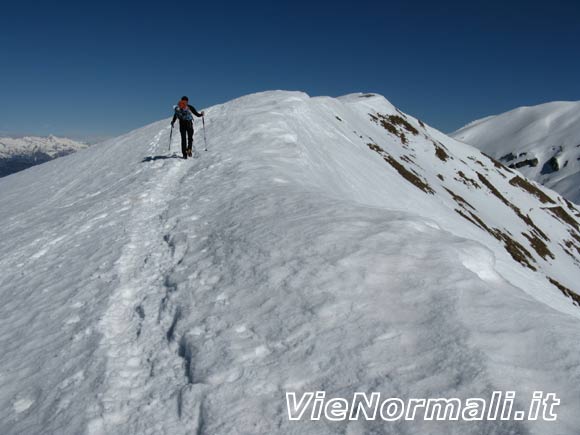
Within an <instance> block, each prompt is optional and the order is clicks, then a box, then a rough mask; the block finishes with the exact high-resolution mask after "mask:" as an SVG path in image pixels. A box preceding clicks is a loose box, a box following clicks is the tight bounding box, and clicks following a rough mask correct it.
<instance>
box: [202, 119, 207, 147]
mask: <svg viewBox="0 0 580 435" xmlns="http://www.w3.org/2000/svg"><path fill="white" fill-rule="evenodd" d="M201 122H202V123H203V142H204V143H205V151H207V137H206V136H205V115H203V116H202V117H201Z"/></svg>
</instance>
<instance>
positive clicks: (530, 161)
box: [451, 101, 580, 203]
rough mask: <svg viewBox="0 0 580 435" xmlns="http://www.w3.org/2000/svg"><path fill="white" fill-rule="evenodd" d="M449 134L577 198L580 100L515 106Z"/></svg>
mask: <svg viewBox="0 0 580 435" xmlns="http://www.w3.org/2000/svg"><path fill="white" fill-rule="evenodd" d="M451 136H453V137H454V138H456V139H458V140H461V141H463V142H466V143H469V144H471V145H474V146H476V147H478V148H479V149H481V150H482V151H484V152H486V153H488V154H490V155H491V156H493V157H495V158H497V159H499V160H500V161H502V163H504V164H506V165H507V166H510V167H512V168H515V169H518V170H519V171H521V172H522V173H523V174H524V175H525V176H526V177H528V178H531V179H533V180H535V181H537V182H539V183H541V184H544V185H545V186H547V187H549V188H551V189H554V190H556V191H557V192H559V193H560V194H562V195H563V196H565V197H566V198H568V199H569V200H571V201H573V202H575V203H580V187H579V186H580V101H576V102H565V101H560V102H551V103H546V104H540V105H538V106H532V107H520V108H517V109H514V110H511V111H509V112H506V113H503V114H500V115H496V116H490V117H487V118H484V119H482V120H477V121H474V122H472V123H470V124H468V125H466V126H465V127H463V128H461V129H459V130H457V131H456V132H454V133H452V135H451Z"/></svg>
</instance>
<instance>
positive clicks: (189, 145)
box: [187, 121, 193, 155]
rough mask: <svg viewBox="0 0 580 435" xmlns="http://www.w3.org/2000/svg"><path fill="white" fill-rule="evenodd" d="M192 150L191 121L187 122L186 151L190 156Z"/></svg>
mask: <svg viewBox="0 0 580 435" xmlns="http://www.w3.org/2000/svg"><path fill="white" fill-rule="evenodd" d="M192 148H193V121H192V122H189V123H188V125H187V149H188V150H189V153H190V155H191V150H192Z"/></svg>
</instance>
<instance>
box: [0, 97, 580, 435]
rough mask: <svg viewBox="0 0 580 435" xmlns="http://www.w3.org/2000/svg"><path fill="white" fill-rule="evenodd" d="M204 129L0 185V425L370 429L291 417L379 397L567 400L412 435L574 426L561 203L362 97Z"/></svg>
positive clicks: (25, 428)
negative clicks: (298, 398) (298, 396)
mask: <svg viewBox="0 0 580 435" xmlns="http://www.w3.org/2000/svg"><path fill="white" fill-rule="evenodd" d="M198 124H199V123H198ZM206 128H207V131H206V135H207V139H208V149H209V151H208V152H203V151H202V152H201V153H200V158H198V159H189V160H182V159H180V158H178V154H180V152H179V150H178V149H179V138H178V137H177V136H178V135H176V134H173V137H172V142H171V141H170V131H171V130H170V126H169V119H164V120H161V121H159V122H156V123H153V124H151V125H148V126H146V127H143V128H141V129H138V130H135V131H133V132H130V133H128V134H126V135H123V136H121V137H119V138H116V139H112V140H109V141H106V142H103V143H101V144H97V145H95V146H92V147H91V148H89V149H87V150H85V151H83V152H82V153H76V154H72V155H70V156H67V157H65V158H62V159H57V160H55V161H54V162H51V163H50V164H48V165H41V166H39V167H37V168H34V169H33V170H31V171H24V172H22V173H20V174H18V175H16V176H11V177H6V178H4V179H2V180H0V191H1V192H2V202H1V203H0V220H1V221H2V222H3V225H2V226H0V252H3V253H9V255H3V256H2V257H1V258H0V289H1V294H0V296H1V297H2V301H3V303H2V304H0V330H1V331H2V332H3V334H2V335H1V336H0V347H1V348H2V349H3V352H2V354H0V381H1V382H2V389H1V390H0V432H2V433H57V432H59V433H60V432H63V431H65V432H67V433H82V432H86V433H89V434H158V433H172V434H187V433H192V432H193V433H198V434H214V433H224V434H225V433H228V434H229V433H231V434H233V433H263V434H271V433H287V434H290V433H300V434H334V433H337V432H340V433H375V432H377V430H375V429H377V428H378V427H377V425H376V423H375V422H356V425H353V424H352V423H351V422H337V423H333V424H326V423H324V422H317V421H304V422H292V421H289V420H288V417H287V414H286V412H285V409H284V403H285V402H284V400H285V392H286V391H320V390H325V391H327V394H328V395H329V397H332V396H336V395H347V394H351V393H354V392H356V391H367V390H370V389H372V390H375V391H380V392H383V393H384V394H385V395H387V397H392V396H401V397H430V396H433V395H434V394H435V395H437V396H438V397H439V396H448V397H461V398H464V397H474V396H477V395H478V394H482V395H483V394H488V393H491V392H492V391H494V390H498V389H499V390H512V389H518V391H519V393H521V395H522V397H526V395H531V394H532V392H533V391H535V390H542V391H544V390H549V391H556V392H557V393H558V394H559V397H560V398H561V403H562V405H561V410H560V418H559V420H558V422H551V423H549V424H551V426H549V425H548V423H541V422H524V421H515V420H512V421H499V420H498V421H486V422H479V423H478V424H473V425H465V426H462V425H459V426H453V423H449V422H447V423H445V422H426V421H416V422H409V423H408V424H409V425H410V426H409V432H410V433H411V432H412V433H436V432H441V431H443V432H445V433H462V434H479V433H490V434H503V433H538V434H540V433H556V432H557V433H561V434H573V433H575V432H576V431H577V427H578V425H579V424H580V417H579V416H578V414H577V412H576V411H577V409H578V406H580V401H579V397H580V395H579V394H578V391H579V390H578V385H580V372H578V370H577V364H575V362H576V359H577V357H576V355H577V354H578V351H579V350H580V349H579V348H578V346H579V344H578V332H577V331H578V326H579V322H580V309H579V307H578V305H579V304H580V298H579V297H578V294H579V292H580V289H579V288H578V282H580V280H579V278H580V212H579V211H578V209H577V208H576V207H575V206H574V204H572V203H570V202H568V201H566V200H565V199H564V198H562V197H561V196H560V195H558V194H556V193H555V192H553V191H551V190H549V189H546V188H543V187H541V186H539V185H537V184H536V183H534V182H532V181H529V180H528V179H526V178H524V177H522V176H521V175H519V174H518V173H517V172H515V171H513V170H511V169H509V168H506V167H505V166H504V165H503V164H501V163H499V162H498V161H496V160H493V159H492V158H489V157H487V156H485V155H484V154H482V153H481V152H480V151H478V150H477V149H475V148H473V147H471V146H468V145H465V144H463V143H461V142H458V141H456V140H454V139H452V138H449V137H448V136H446V135H444V134H443V133H441V132H439V131H437V130H436V129H433V128H432V127H430V126H428V125H426V124H424V123H423V122H421V121H420V120H418V119H416V118H414V117H412V116H410V115H408V114H405V113H403V112H401V111H399V110H397V108H396V107H394V106H393V105H392V104H391V103H390V102H388V101H387V100H386V99H384V98H383V97H381V96H378V95H375V94H372V95H371V94H352V95H348V96H345V97H341V98H329V97H316V98H310V97H309V96H308V95H306V94H304V93H299V92H284V91H273V92H266V93H260V94H253V95H248V96H245V97H242V98H238V99H236V100H233V101H231V102H228V103H226V104H222V105H218V106H215V107H211V108H209V109H207V110H206ZM203 141H204V135H203V131H202V127H201V125H196V134H195V144H196V146H197V147H198V148H200V145H201V144H202V143H203ZM498 337H499V338H501V339H498ZM522 400H524V399H522ZM390 427H391V426H389V428H390ZM393 427H394V426H393ZM381 428H382V429H380V431H379V432H377V433H382V432H384V430H390V429H385V427H382V426H381ZM442 428H444V429H442Z"/></svg>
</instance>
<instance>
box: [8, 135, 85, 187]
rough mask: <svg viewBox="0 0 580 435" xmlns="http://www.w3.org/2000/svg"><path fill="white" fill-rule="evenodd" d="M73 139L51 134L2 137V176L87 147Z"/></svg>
mask: <svg viewBox="0 0 580 435" xmlns="http://www.w3.org/2000/svg"><path fill="white" fill-rule="evenodd" d="M87 146H88V145H86V144H84V143H82V142H78V141H74V140H72V139H67V138H62V137H56V136H53V135H49V136H46V137H38V136H24V137H18V138H11V137H2V138H0V177H3V176H6V175H9V174H12V173H15V172H18V171H21V170H23V169H26V168H29V167H31V166H35V165H38V164H40V163H44V162H47V161H49V160H53V159H55V158H57V157H62V156H66V155H68V154H71V153H74V152H76V151H79V150H82V149H85V148H87Z"/></svg>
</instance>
